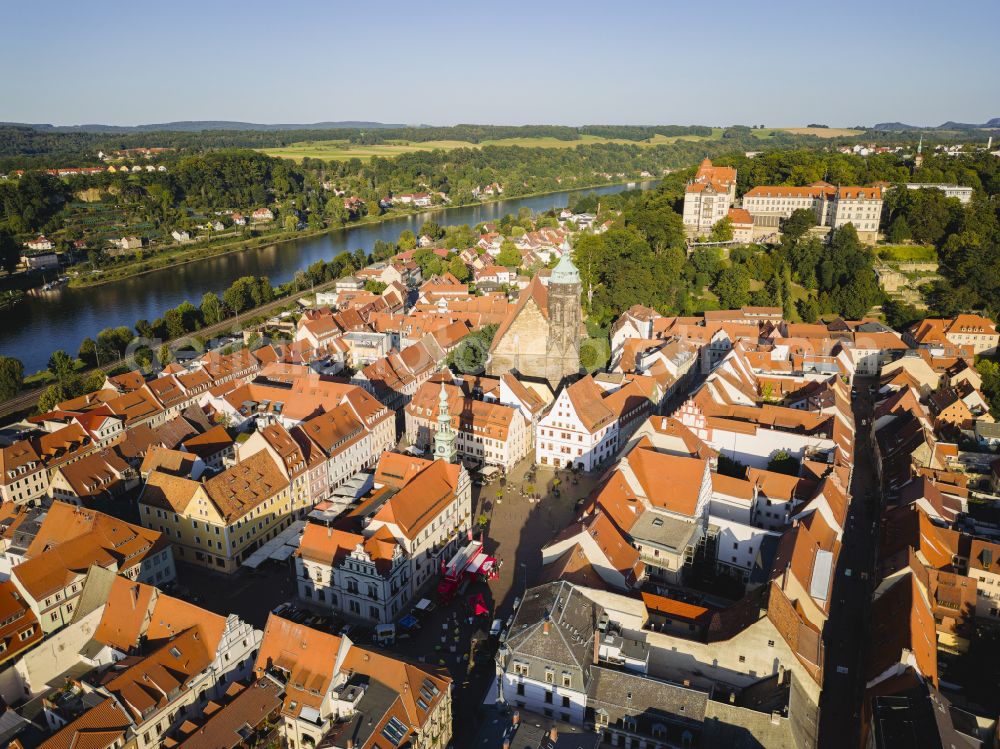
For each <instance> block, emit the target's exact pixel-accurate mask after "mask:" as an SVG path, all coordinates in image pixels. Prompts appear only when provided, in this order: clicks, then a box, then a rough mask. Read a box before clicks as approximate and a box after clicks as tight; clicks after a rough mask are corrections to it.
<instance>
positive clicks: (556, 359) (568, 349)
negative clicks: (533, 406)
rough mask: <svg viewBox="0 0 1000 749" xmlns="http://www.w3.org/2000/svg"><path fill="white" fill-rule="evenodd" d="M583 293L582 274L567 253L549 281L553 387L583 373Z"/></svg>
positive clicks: (549, 350) (549, 351)
mask: <svg viewBox="0 0 1000 749" xmlns="http://www.w3.org/2000/svg"><path fill="white" fill-rule="evenodd" d="M581 290H582V285H581V283H580V272H579V271H578V270H577V269H576V266H575V265H573V260H572V259H571V258H570V252H569V251H567V252H564V253H563V256H562V257H561V258H560V259H559V262H558V263H557V264H556V267H555V268H553V269H552V275H551V277H550V278H549V294H548V317H549V335H548V341H547V344H546V379H547V380H548V381H549V382H550V383H552V384H553V385H557V384H558V383H559V382H561V381H562V380H563V379H564V378H566V377H570V376H572V375H575V374H578V373H579V371H580V323H581V322H582V320H583V310H582V309H581V307H580V294H581Z"/></svg>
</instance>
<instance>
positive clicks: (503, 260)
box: [497, 239, 521, 268]
mask: <svg viewBox="0 0 1000 749" xmlns="http://www.w3.org/2000/svg"><path fill="white" fill-rule="evenodd" d="M497 263H498V264H499V265H504V266H506V267H508V268H517V267H519V266H520V265H521V251H520V250H518V249H517V247H515V246H514V243H513V242H511V241H510V240H509V239H505V240H504V241H503V242H502V243H501V244H500V254H499V255H497Z"/></svg>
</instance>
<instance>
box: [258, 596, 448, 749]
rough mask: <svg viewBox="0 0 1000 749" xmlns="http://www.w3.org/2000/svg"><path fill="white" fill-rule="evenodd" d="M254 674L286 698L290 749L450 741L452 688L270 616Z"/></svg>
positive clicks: (436, 675)
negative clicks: (267, 681)
mask: <svg viewBox="0 0 1000 749" xmlns="http://www.w3.org/2000/svg"><path fill="white" fill-rule="evenodd" d="M254 670H255V673H256V674H257V677H258V678H259V679H268V680H271V681H273V682H274V683H276V684H278V685H279V686H280V687H281V689H282V691H283V702H282V706H281V712H280V714H281V722H280V732H281V736H282V738H283V739H284V741H285V742H286V743H287V745H288V746H289V747H296V748H298V747H307V746H320V745H321V744H322V746H325V747H329V749H349V748H350V749H353V748H354V747H357V748H358V749H361V748H362V747H375V746H390V745H391V746H404V745H405V746H412V747H413V748H414V749H431V747H439V746H445V745H447V744H448V743H449V741H450V739H451V725H452V712H451V680H450V678H449V677H448V676H446V675H444V674H443V672H441V671H439V670H438V669H436V668H433V667H428V666H425V665H417V664H412V663H409V662H407V661H402V660H397V659H395V658H392V657H390V656H388V655H386V654H384V653H380V652H378V651H374V650H367V649H364V648H360V647H358V646H357V645H355V644H354V643H353V642H351V640H350V639H349V638H348V637H346V636H341V637H338V636H336V635H331V634H327V633H326V632H320V631H319V630H315V629H312V628H310V627H307V626H304V625H301V624H295V623H294V622H291V621H289V620H287V619H282V618H281V617H279V616H275V615H274V614H272V615H271V616H270V617H269V619H268V621H267V626H266V627H265V629H264V638H263V641H262V642H261V647H260V652H259V653H258V655H257V661H256V665H255V669H254Z"/></svg>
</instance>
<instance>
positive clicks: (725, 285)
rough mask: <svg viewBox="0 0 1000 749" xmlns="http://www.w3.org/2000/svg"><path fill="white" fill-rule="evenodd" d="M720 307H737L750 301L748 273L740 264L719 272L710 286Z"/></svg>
mask: <svg viewBox="0 0 1000 749" xmlns="http://www.w3.org/2000/svg"><path fill="white" fill-rule="evenodd" d="M712 291H714V292H715V295H716V296H717V297H719V306H720V307H721V308H722V309H737V308H738V307H744V306H746V305H747V304H748V303H749V302H750V274H749V273H748V272H747V270H746V267H745V266H742V265H732V266H730V267H728V268H724V269H723V270H722V271H721V272H720V273H719V278H718V280H717V281H716V282H715V286H714V287H713V288H712Z"/></svg>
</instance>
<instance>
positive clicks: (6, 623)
mask: <svg viewBox="0 0 1000 749" xmlns="http://www.w3.org/2000/svg"><path fill="white" fill-rule="evenodd" d="M43 636H44V635H43V633H42V628H41V626H40V625H39V622H38V618H37V617H36V616H35V613H34V612H33V611H32V610H31V606H29V605H28V603H27V601H25V599H24V597H23V596H22V595H21V593H20V592H19V591H18V589H17V585H16V583H14V581H13V580H3V581H0V665H2V664H4V663H7V662H8V661H10V660H12V659H14V658H17V657H18V655H20V653H21V652H22V651H24V650H26V649H28V648H30V647H32V646H33V645H35V644H36V643H38V642H39V641H41V639H42V637H43Z"/></svg>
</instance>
